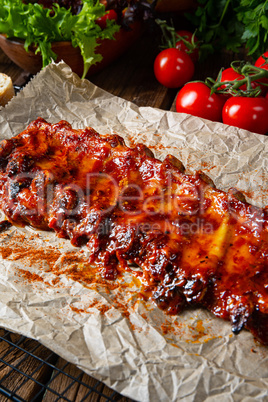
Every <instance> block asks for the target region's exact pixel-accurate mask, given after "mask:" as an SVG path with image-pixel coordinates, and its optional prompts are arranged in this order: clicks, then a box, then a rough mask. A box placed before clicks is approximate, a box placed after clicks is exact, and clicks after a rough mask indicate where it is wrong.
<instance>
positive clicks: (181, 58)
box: [154, 20, 199, 88]
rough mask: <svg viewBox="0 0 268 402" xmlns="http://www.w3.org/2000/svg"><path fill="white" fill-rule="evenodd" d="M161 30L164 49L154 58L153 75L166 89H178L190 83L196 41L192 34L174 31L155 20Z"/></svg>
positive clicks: (195, 59)
mask: <svg viewBox="0 0 268 402" xmlns="http://www.w3.org/2000/svg"><path fill="white" fill-rule="evenodd" d="M157 22H158V24H159V26H160V27H161V29H162V33H163V37H164V43H165V45H164V47H165V49H164V50H162V51H161V52H160V53H158V55H157V56H156V58H155V61H154V74H155V77H156V79H157V80H158V81H159V82H160V84H162V85H164V86H165V87H167V88H179V87H182V86H183V85H184V84H185V83H186V82H188V81H190V80H191V79H192V77H193V75H194V70H195V65H194V63H195V62H196V61H197V60H198V57H199V50H198V40H197V38H196V37H195V35H194V34H193V33H192V32H189V31H185V30H180V31H175V29H174V28H173V27H171V26H168V25H167V24H166V21H161V20H157Z"/></svg>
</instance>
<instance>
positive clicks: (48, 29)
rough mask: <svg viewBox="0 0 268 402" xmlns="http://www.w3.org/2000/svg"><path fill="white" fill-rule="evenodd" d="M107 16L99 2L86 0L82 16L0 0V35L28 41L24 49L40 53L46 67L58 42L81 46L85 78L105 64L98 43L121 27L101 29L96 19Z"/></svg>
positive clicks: (56, 8) (111, 23)
mask: <svg viewBox="0 0 268 402" xmlns="http://www.w3.org/2000/svg"><path fill="white" fill-rule="evenodd" d="M104 14H105V7H104V5H103V4H101V3H100V2H99V0H84V1H83V7H82V10H81V12H80V13H79V14H77V15H73V14H72V13H71V10H67V9H66V8H64V7H59V5H58V4H54V5H53V10H50V9H46V8H44V7H43V6H42V5H40V4H38V3H28V4H25V3H23V2H22V0H0V32H1V33H3V34H6V35H7V37H9V38H11V37H16V38H20V39H22V40H24V41H25V45H24V47H25V49H26V50H27V51H28V49H29V46H31V45H34V46H35V47H36V53H38V52H40V53H41V55H42V60H43V67H45V66H46V65H48V64H49V63H50V62H51V61H52V60H56V58H57V55H56V54H55V53H54V52H53V51H52V50H51V43H52V42H55V41H71V42H72V45H73V46H74V47H77V46H79V48H80V50H81V55H82V57H83V61H84V72H83V77H82V78H84V77H85V76H86V74H87V72H88V69H89V68H90V66H92V65H93V64H96V63H97V62H99V61H101V60H102V56H101V55H100V54H98V53H96V48H97V46H98V43H97V40H98V39H113V38H114V34H115V32H117V31H119V29H120V27H119V25H117V24H116V23H115V22H114V21H108V23H107V27H106V28H105V29H103V30H102V29H101V28H100V27H99V25H98V24H96V22H95V21H96V19H97V18H99V17H102V16H103V15H104Z"/></svg>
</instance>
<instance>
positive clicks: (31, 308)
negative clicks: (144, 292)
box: [0, 62, 268, 402]
mask: <svg viewBox="0 0 268 402" xmlns="http://www.w3.org/2000/svg"><path fill="white" fill-rule="evenodd" d="M38 116H41V117H43V118H45V119H46V120H48V121H49V122H51V123H56V122H57V121H59V120H61V119H65V120H67V121H69V122H70V123H71V124H72V125H73V127H74V128H83V127H84V126H92V127H93V128H95V129H96V130H97V131H98V132H100V133H101V134H105V133H116V134H120V135H121V136H123V137H124V138H125V140H126V143H127V144H128V145H129V144H132V143H133V142H142V143H144V144H146V145H147V146H149V147H150V148H151V149H152V150H153V152H154V153H155V155H156V156H157V157H159V158H161V159H162V158H164V156H165V155H166V154H168V153H170V154H173V155H175V156H176V157H178V158H179V159H180V160H181V161H182V162H183V163H184V165H185V166H186V168H187V171H188V172H191V171H194V170H200V169H201V170H203V171H204V172H205V173H207V174H208V175H209V176H210V177H211V178H212V179H213V180H214V182H215V184H216V186H217V187H218V188H221V189H224V190H228V188H230V187H236V188H238V189H239V190H242V191H244V192H245V195H246V196H247V199H248V200H249V201H250V202H251V203H253V204H255V205H259V206H264V205H266V204H268V193H267V163H268V162H267V161H268V159H267V151H268V138H267V137H265V136H262V135H258V134H254V133H249V132H247V131H245V130H240V129H236V128H234V127H228V126H226V125H223V124H220V123H213V122H210V121H206V120H203V119H199V118H196V117H192V116H188V115H184V114H178V113H173V112H166V111H163V110H158V109H154V108H150V107H137V106H136V105H134V104H132V103H130V102H128V101H125V100H123V99H121V98H118V97H114V96H113V95H111V94H109V93H107V92H105V91H103V90H101V89H100V88H97V87H96V86H94V85H93V84H92V83H90V82H89V81H87V80H84V81H81V80H80V79H79V78H78V77H77V76H76V75H75V74H73V73H72V72H71V70H70V68H69V67H68V66H67V65H66V64H64V63H63V62H61V63H59V64H51V65H50V66H48V67H46V68H45V69H44V70H43V71H41V72H40V73H39V74H38V75H37V76H35V77H34V78H33V79H32V81H31V82H30V83H29V84H27V86H26V87H25V88H24V89H23V90H22V91H21V92H20V93H19V94H18V95H17V96H16V97H15V98H13V100H12V101H11V102H10V103H9V104H8V105H7V106H6V107H5V108H2V109H1V110H0V138H1V139H2V138H7V137H11V136H13V135H16V134H18V133H19V132H20V131H21V130H23V129H24V128H25V127H26V126H27V125H28V123H29V122H31V121H32V120H34V119H36V118H37V117H38ZM11 246H12V252H11V251H10V252H9V253H6V256H5V258H2V259H1V260H0V294H1V297H0V326H3V327H5V328H7V329H9V330H12V331H15V332H19V333H21V334H23V335H26V336H28V337H31V338H34V339H37V340H38V341H40V342H41V343H42V344H43V345H45V346H47V347H49V348H50V349H52V350H53V351H55V352H56V353H58V354H59V355H60V356H62V357H63V358H65V359H66V360H68V361H70V362H72V363H74V364H76V365H77V366H78V367H79V368H81V369H82V370H84V371H85V372H86V373H88V374H90V375H92V376H93V377H95V378H97V379H99V380H101V381H103V382H105V383H106V384H107V385H108V386H109V387H112V388H113V389H115V390H116V391H118V392H119V393H122V394H123V395H125V396H128V397H130V398H132V399H134V400H137V401H142V402H146V401H154V402H155V401H161V402H165V401H178V400H183V401H214V400H220V401H233V400H235V401H240V400H243V401H257V400H260V401H263V400H265V398H267V396H268V394H267V390H268V348H267V347H264V346H261V345H259V344H258V343H256V342H255V341H254V340H253V337H252V335H251V334H250V333H249V332H247V331H242V333H240V334H239V335H238V336H234V335H232V333H231V326H230V324H229V323H228V322H224V321H223V320H220V319H217V318H215V317H214V316H212V315H211V314H210V313H208V312H205V311H201V310H191V311H186V312H184V313H182V314H180V315H179V316H176V317H174V316H173V317H170V316H167V315H165V313H163V312H162V311H160V310H159V309H158V308H157V307H156V306H154V305H153V304H152V303H150V302H149V301H148V302H145V301H144V300H143V299H142V298H141V297H139V283H138V282H137V281H136V280H134V279H133V277H131V275H130V274H126V275H125V277H124V278H123V279H120V280H119V281H118V280H117V281H115V283H113V286H109V283H105V282H103V281H98V280H96V281H95V280H94V278H93V279H92V276H90V277H88V278H87V279H88V280H87V281H86V282H84V281H79V280H76V279H75V277H74V275H72V273H73V271H72V268H73V267H74V266H75V267H76V269H77V267H80V268H79V269H85V267H86V263H85V257H86V250H83V251H84V254H83V258H82V257H81V250H80V249H77V248H74V247H72V246H71V245H70V243H69V241H67V240H62V239H58V238H57V237H56V236H55V235H54V234H53V233H46V232H41V231H35V230H33V229H31V228H25V229H18V228H14V227H12V228H11V229H10V230H8V231H7V232H5V233H2V234H1V235H0V249H1V250H5V248H6V250H7V249H8V247H9V248H11ZM23 250H24V251H25V252H24V253H23ZM27 250H35V252H36V255H37V254H38V252H40V255H43V254H44V252H47V253H48V254H49V253H52V254H53V253H54V254H55V255H54V254H53V255H54V257H55V256H56V257H55V258H54V262H53V264H54V268H55V269H54V268H52V269H51V262H49V260H46V258H42V259H41V260H40V261H37V262H36V259H34V258H32V257H31V255H32V254H33V253H32V252H31V253H28V254H27ZM70 253H71V254H70ZM70 255H72V259H70V258H68V257H69V256H70ZM73 257H74V258H73ZM27 273H28V276H27ZM30 274H31V275H36V277H38V278H39V280H35V281H33V280H29V275H30ZM27 278H28V279H27ZM85 278H86V277H85Z"/></svg>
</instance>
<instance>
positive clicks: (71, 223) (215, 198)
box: [0, 118, 268, 345]
mask: <svg viewBox="0 0 268 402" xmlns="http://www.w3.org/2000/svg"><path fill="white" fill-rule="evenodd" d="M0 193H1V196H0V198H1V199H0V208H1V209H2V211H3V212H4V213H5V215H6V217H7V219H8V220H9V221H10V222H11V223H12V224H15V225H25V224H29V225H32V226H34V227H36V228H40V229H45V230H48V229H52V230H54V231H55V232H56V233H57V235H58V236H59V237H63V238H69V239H70V240H71V243H72V244H73V245H75V246H79V245H81V244H85V243H86V244H87V246H88V249H89V250H90V262H92V263H94V264H98V265H99V266H100V269H101V273H102V275H103V276H104V277H105V278H106V279H109V280H112V279H114V278H116V276H117V275H118V273H119V272H122V270H124V269H129V266H130V265H131V264H135V265H136V266H137V265H138V266H139V267H140V269H141V272H140V275H141V278H142V281H143V283H144V284H145V286H146V289H148V290H150V292H151V295H152V298H153V299H154V300H155V302H156V303H157V305H158V306H159V307H160V308H162V309H165V310H166V311H168V313H171V314H176V313H178V312H180V311H181V310H182V309H184V308H185V307H186V306H187V305H190V306H203V307H205V308H207V309H208V310H210V311H211V312H212V313H213V314H215V315H216V316H218V317H222V318H224V319H227V320H230V321H231V323H232V330H233V332H235V333H238V332H239V331H240V330H241V329H242V328H243V327H245V328H247V329H249V330H250V331H251V332H252V333H253V335H254V336H255V337H256V338H257V339H258V340H259V341H261V342H262V343H263V344H266V345H268V269H267V257H268V237H267V236H268V233H267V230H268V223H267V213H266V210H265V209H260V208H257V207H254V206H252V205H250V204H248V203H247V202H245V200H244V199H243V196H242V195H241V194H240V193H236V192H235V191H234V190H231V191H229V192H228V193H226V192H223V191H220V190H217V189H216V188H215V187H214V185H213V183H212V181H211V180H209V179H208V178H207V177H206V176H205V175H204V174H203V173H202V172H198V173H196V174H194V175H188V174H185V173H184V168H183V166H182V164H181V162H180V161H178V160H177V159H176V158H175V157H173V156H170V155H168V156H167V157H166V158H165V160H164V161H163V162H161V161H160V160H158V159H156V158H154V156H153V154H152V152H151V151H150V150H149V149H148V148H146V147H145V146H144V145H141V144H138V145H136V146H135V147H133V148H129V147H127V146H126V145H125V143H124V140H123V139H122V138H121V137H119V136H117V135H107V136H102V135H99V134H98V133H97V132H96V131H95V130H94V129H92V128H85V129H82V130H74V129H72V127H71V126H70V124H69V123H67V122H66V121H60V122H59V123H58V124H54V125H51V124H49V123H47V122H46V121H45V120H43V119H42V118H39V119H37V120H36V121H34V122H32V123H31V124H30V125H29V126H28V128H27V129H26V130H25V131H23V132H22V133H20V134H19V135H17V136H16V137H13V138H11V139H8V140H5V141H3V142H2V144H1V149H0Z"/></svg>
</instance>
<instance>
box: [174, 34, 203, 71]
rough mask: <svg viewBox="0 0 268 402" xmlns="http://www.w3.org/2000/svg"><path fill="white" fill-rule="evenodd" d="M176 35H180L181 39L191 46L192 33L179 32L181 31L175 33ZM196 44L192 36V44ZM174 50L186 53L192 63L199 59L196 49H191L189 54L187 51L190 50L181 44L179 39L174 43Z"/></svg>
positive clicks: (196, 40) (181, 41)
mask: <svg viewBox="0 0 268 402" xmlns="http://www.w3.org/2000/svg"><path fill="white" fill-rule="evenodd" d="M176 33H177V34H178V35H180V36H181V37H183V38H184V39H185V40H186V41H187V42H189V43H190V44H192V37H193V34H192V32H190V31H183V30H181V31H176ZM197 42H198V39H197V38H196V36H194V43H195V44H197ZM176 49H178V50H182V51H183V52H186V53H187V54H188V55H189V56H190V57H191V59H192V60H193V62H194V63H196V62H197V60H198V58H199V50H198V47H195V48H194V49H193V51H192V52H191V53H189V50H190V49H189V47H187V46H186V44H185V43H184V42H183V40H181V39H180V40H178V41H177V42H176Z"/></svg>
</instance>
